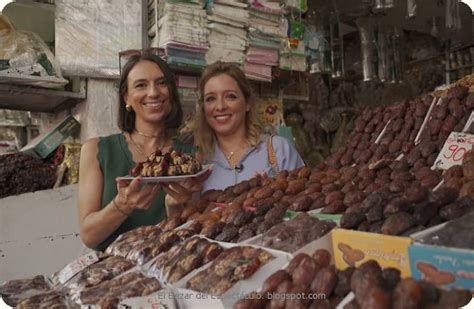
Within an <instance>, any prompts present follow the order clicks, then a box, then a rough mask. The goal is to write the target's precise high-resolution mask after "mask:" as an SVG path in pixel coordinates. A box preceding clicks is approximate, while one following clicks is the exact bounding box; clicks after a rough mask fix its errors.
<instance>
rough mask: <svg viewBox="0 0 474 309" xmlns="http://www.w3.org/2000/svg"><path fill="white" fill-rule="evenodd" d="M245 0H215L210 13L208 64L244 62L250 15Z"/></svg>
mask: <svg viewBox="0 0 474 309" xmlns="http://www.w3.org/2000/svg"><path fill="white" fill-rule="evenodd" d="M243 1H244V0H214V3H213V4H212V7H210V10H209V11H210V14H209V15H208V20H209V24H208V28H209V45H210V47H209V51H208V52H207V54H206V61H207V64H212V63H214V62H216V61H225V62H236V63H240V64H243V63H244V60H245V49H246V47H247V30H246V27H247V26H248V20H249V15H248V11H247V3H243Z"/></svg>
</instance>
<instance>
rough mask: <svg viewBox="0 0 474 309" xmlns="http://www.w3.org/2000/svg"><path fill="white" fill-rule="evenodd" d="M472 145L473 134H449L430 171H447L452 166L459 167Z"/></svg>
mask: <svg viewBox="0 0 474 309" xmlns="http://www.w3.org/2000/svg"><path fill="white" fill-rule="evenodd" d="M473 144H474V135H473V134H468V133H461V132H451V134H450V135H449V137H448V139H447V140H446V142H445V143H444V145H443V149H441V151H440V153H439V154H438V157H437V158H436V161H435V163H434V164H433V166H432V167H431V169H442V170H447V169H448V168H450V167H451V166H453V165H461V164H462V161H463V159H464V156H465V155H466V152H468V151H469V150H471V149H472V145H473Z"/></svg>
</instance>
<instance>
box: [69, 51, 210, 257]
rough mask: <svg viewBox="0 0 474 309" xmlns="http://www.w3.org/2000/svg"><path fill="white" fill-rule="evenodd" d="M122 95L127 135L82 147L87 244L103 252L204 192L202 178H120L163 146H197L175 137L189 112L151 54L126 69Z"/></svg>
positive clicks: (121, 115) (167, 72)
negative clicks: (167, 181)
mask: <svg viewBox="0 0 474 309" xmlns="http://www.w3.org/2000/svg"><path fill="white" fill-rule="evenodd" d="M119 97H120V100H119V121H118V125H119V128H120V129H121V130H122V133H120V134H115V135H110V136H106V137H100V138H93V139H90V140H88V141H87V142H85V143H84V145H83V146H82V150H81V161H80V167H79V173H80V178H79V194H78V195H79V196H78V201H79V219H80V235H81V239H82V241H83V242H84V244H85V245H87V246H88V247H90V248H94V249H97V250H104V249H105V248H106V247H107V246H108V245H109V244H110V243H111V242H112V241H113V240H114V239H115V238H116V237H117V236H118V235H120V234H122V233H124V232H126V231H129V230H131V229H133V228H136V227H138V226H142V225H151V224H157V223H158V222H160V221H161V220H163V219H164V218H165V217H166V215H167V214H168V215H169V216H171V215H172V213H173V212H176V211H179V210H177V209H179V207H177V205H178V204H182V203H184V202H186V201H187V200H189V198H190V197H191V195H192V193H193V192H197V191H200V190H201V186H200V181H201V180H199V179H198V180H195V181H188V182H180V183H173V184H147V185H143V186H142V184H141V178H140V177H137V178H135V179H134V180H133V181H131V182H125V181H117V180H116V178H117V177H119V176H124V175H127V174H128V173H129V170H130V169H131V168H132V167H134V166H135V164H136V162H141V161H145V160H146V159H147V157H148V156H149V155H150V154H152V153H153V152H155V151H157V150H161V151H162V152H169V151H171V150H172V149H176V150H180V151H183V152H190V151H191V150H192V148H191V147H185V145H183V144H179V143H177V142H175V141H173V139H172V136H171V132H170V131H171V130H173V129H176V128H178V126H179V125H180V124H181V121H182V116H183V112H182V109H181V104H180V102H179V97H178V93H177V89H176V84H175V83H174V79H173V75H172V72H171V70H170V69H169V67H168V65H167V64H166V63H165V62H164V61H163V60H162V59H161V58H159V57H158V56H155V55H151V54H143V53H141V54H139V55H134V56H132V57H130V58H129V60H128V62H127V63H126V64H125V66H124V68H123V70H122V74H121V78H120V84H119ZM187 148H188V149H187ZM165 194H167V196H166V202H167V203H166V209H165Z"/></svg>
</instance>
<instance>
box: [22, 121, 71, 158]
mask: <svg viewBox="0 0 474 309" xmlns="http://www.w3.org/2000/svg"><path fill="white" fill-rule="evenodd" d="M79 128H80V124H79V122H78V121H77V120H76V119H75V118H74V117H73V116H68V117H66V119H64V120H63V121H61V122H60V123H58V124H57V125H56V126H54V127H53V128H52V129H51V130H49V131H48V132H45V133H43V134H41V135H39V136H37V137H36V138H35V139H33V140H32V141H31V142H30V143H28V144H27V145H26V146H25V147H23V148H22V149H21V150H20V151H21V152H23V153H25V154H28V155H31V156H33V157H37V158H42V159H44V158H46V157H47V156H48V155H49V154H51V153H52V152H53V151H54V150H55V149H56V148H57V147H58V146H59V145H60V144H61V143H62V142H63V141H64V140H65V139H66V138H68V137H69V136H71V135H72V134H74V133H75V132H76V131H78V130H79Z"/></svg>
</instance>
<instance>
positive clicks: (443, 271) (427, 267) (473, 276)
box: [408, 223, 474, 292]
mask: <svg viewBox="0 0 474 309" xmlns="http://www.w3.org/2000/svg"><path fill="white" fill-rule="evenodd" d="M445 225H446V223H443V224H440V225H437V226H435V227H433V228H430V229H428V230H425V231H422V232H419V233H416V234H415V235H413V238H414V241H415V242H414V243H413V244H411V245H410V246H409V248H408V254H409V257H410V269H411V273H412V276H413V278H415V279H417V280H420V279H424V280H427V281H430V282H433V283H435V284H436V285H438V286H440V287H444V288H448V289H451V288H464V289H469V290H471V291H473V292H474V250H469V249H461V248H450V247H445V246H435V245H429V244H422V243H419V242H416V239H420V238H423V237H425V236H427V235H428V234H430V233H433V232H436V231H437V230H439V229H441V228H443V227H444V226H445ZM460 237H462V235H460Z"/></svg>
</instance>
